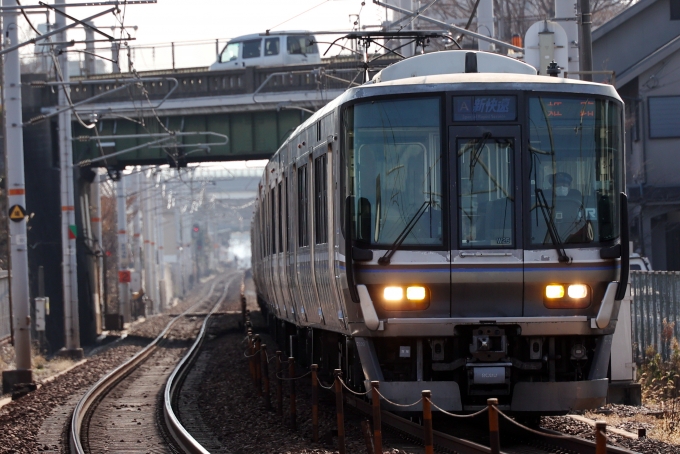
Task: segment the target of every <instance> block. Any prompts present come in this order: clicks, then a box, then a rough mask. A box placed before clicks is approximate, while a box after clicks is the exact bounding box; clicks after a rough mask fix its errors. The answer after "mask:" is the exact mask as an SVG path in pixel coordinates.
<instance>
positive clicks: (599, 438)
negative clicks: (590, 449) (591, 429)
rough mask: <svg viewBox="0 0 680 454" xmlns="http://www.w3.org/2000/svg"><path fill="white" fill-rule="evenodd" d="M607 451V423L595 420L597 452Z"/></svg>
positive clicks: (599, 453)
mask: <svg viewBox="0 0 680 454" xmlns="http://www.w3.org/2000/svg"><path fill="white" fill-rule="evenodd" d="M606 453H607V423H606V422H604V421H596V422H595V454H606Z"/></svg>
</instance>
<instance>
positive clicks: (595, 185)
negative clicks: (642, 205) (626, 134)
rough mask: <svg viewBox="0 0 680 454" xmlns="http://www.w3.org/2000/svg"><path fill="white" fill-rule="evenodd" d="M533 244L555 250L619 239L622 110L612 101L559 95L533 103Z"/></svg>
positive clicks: (530, 219)
mask: <svg viewBox="0 0 680 454" xmlns="http://www.w3.org/2000/svg"><path fill="white" fill-rule="evenodd" d="M529 117H530V132H529V135H530V137H529V140H530V146H529V152H530V158H531V175H530V181H529V182H528V184H529V193H530V199H531V203H530V208H529V225H530V237H531V238H530V242H531V243H532V244H533V245H540V246H553V239H552V238H551V234H550V232H551V231H552V232H553V234H556V237H557V238H556V241H558V242H559V243H563V244H570V243H572V244H579V243H581V244H582V243H592V242H606V241H611V240H613V239H615V238H617V237H618V235H619V215H618V212H619V206H618V205H619V204H618V201H619V193H620V192H621V190H622V189H621V187H622V178H623V176H622V169H621V161H622V159H623V151H622V142H621V109H620V107H619V106H618V105H617V104H616V103H614V102H613V101H608V100H605V99H596V98H585V97H584V98H567V97H559V96H544V97H534V98H531V99H530V100H529Z"/></svg>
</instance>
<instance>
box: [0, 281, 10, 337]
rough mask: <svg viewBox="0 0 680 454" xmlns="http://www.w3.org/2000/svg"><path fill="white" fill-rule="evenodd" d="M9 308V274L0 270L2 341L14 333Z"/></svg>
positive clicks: (0, 327)
mask: <svg viewBox="0 0 680 454" xmlns="http://www.w3.org/2000/svg"><path fill="white" fill-rule="evenodd" d="M11 326H12V324H11V322H10V310H9V276H8V273H7V271H2V270H0V341H2V340H4V339H5V338H7V337H9V336H10V335H11V334H12V329H11Z"/></svg>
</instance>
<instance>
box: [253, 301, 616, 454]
mask: <svg viewBox="0 0 680 454" xmlns="http://www.w3.org/2000/svg"><path fill="white" fill-rule="evenodd" d="M244 320H246V322H245V323H244V325H245V326H246V327H247V336H246V338H245V341H247V344H248V348H247V349H246V351H245V352H244V357H245V358H247V359H248V362H249V370H250V374H251V378H252V380H253V384H254V386H255V387H256V391H257V394H258V396H261V397H263V398H264V403H265V408H266V409H267V410H270V409H271V401H270V389H269V370H268V364H269V363H270V362H271V361H273V360H276V371H275V372H274V377H275V378H276V414H277V416H280V417H283V384H284V382H287V383H288V395H289V400H290V409H289V411H288V414H289V423H290V427H291V429H292V430H297V406H296V382H298V381H299V380H301V379H303V378H305V377H308V376H310V375H311V388H312V438H313V441H314V442H318V441H319V418H318V408H319V397H318V396H319V394H318V389H319V387H321V388H323V389H325V390H328V391H333V392H334V393H335V397H336V399H335V402H336V414H337V436H338V451H339V453H340V454H346V453H347V448H346V443H345V428H344V420H345V415H344V408H343V404H344V395H343V392H344V391H345V390H346V391H348V392H349V393H350V394H352V395H354V396H358V397H364V396H368V395H369V394H371V399H370V400H371V406H372V413H373V415H372V416H373V433H372V434H371V433H370V428H369V427H368V422H366V426H365V427H364V430H365V433H364V435H365V437H366V445H367V449H368V450H369V452H373V453H375V454H382V452H383V451H382V421H381V417H382V416H381V415H382V410H381V402H385V403H386V404H388V405H391V406H393V407H397V408H411V407H415V406H417V405H419V404H422V410H421V411H422V427H423V435H422V439H423V443H424V445H425V453H426V454H430V453H434V431H433V428H432V408H434V409H435V410H437V411H439V412H440V413H441V414H442V415H446V416H448V417H452V418H457V419H469V418H474V417H477V416H480V415H482V414H484V413H488V418H489V447H490V453H491V454H500V431H499V415H500V416H501V417H502V418H503V419H504V420H506V421H508V422H509V423H511V424H513V425H514V426H517V427H519V428H521V429H524V430H526V431H527V432H529V433H531V434H532V435H537V436H541V437H545V438H551V439H566V438H570V436H568V435H560V434H551V433H547V432H542V431H539V430H535V429H532V428H530V427H527V426H525V425H523V424H520V423H519V422H517V421H515V420H514V419H513V418H511V417H510V416H508V415H506V414H505V413H503V412H502V411H501V410H500V409H499V408H498V399H494V398H490V399H487V405H486V407H484V408H482V409H480V410H478V411H476V412H474V413H470V414H464V415H462V414H455V413H451V412H449V411H446V410H444V409H443V408H441V407H440V406H439V405H437V404H436V403H435V402H434V401H433V396H432V393H431V391H430V390H423V391H422V393H421V394H422V395H421V398H420V399H418V400H417V401H415V402H413V403H410V404H400V403H397V402H393V401H392V400H390V399H388V398H387V397H385V395H384V394H383V393H382V392H381V391H380V382H379V381H371V385H370V387H369V389H368V390H366V391H364V392H358V391H355V390H353V389H351V388H350V387H349V386H347V384H346V383H345V381H344V380H343V378H342V370H340V369H335V370H334V371H333V377H334V380H333V383H332V384H331V385H324V384H323V382H322V381H321V379H320V378H319V376H318V370H319V366H318V365H317V364H312V365H311V367H310V370H309V371H307V372H306V373H304V374H302V375H299V376H296V367H295V358H293V357H289V358H288V359H287V364H288V372H287V374H288V376H287V377H284V376H283V375H284V371H283V364H284V360H283V352H281V351H278V350H277V351H276V354H275V355H272V356H271V357H270V356H268V355H267V346H266V344H263V343H262V342H261V340H260V338H259V336H258V335H257V334H253V332H252V323H250V320H249V314H247V313H246V314H245V315H244ZM256 357H259V360H257V359H256ZM595 441H596V448H595V454H600V453H605V452H606V445H607V436H606V423H604V422H602V421H597V422H596V424H595Z"/></svg>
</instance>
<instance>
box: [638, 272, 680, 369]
mask: <svg viewBox="0 0 680 454" xmlns="http://www.w3.org/2000/svg"><path fill="white" fill-rule="evenodd" d="M631 296H632V298H633V303H632V305H631V318H632V320H631V324H632V329H633V342H634V349H635V356H636V357H638V358H644V357H645V350H646V349H647V347H650V346H652V347H654V350H655V351H657V352H659V353H660V354H661V356H662V357H663V359H664V360H668V359H669V358H670V356H671V353H672V351H671V342H672V340H673V338H676V339H677V338H678V335H680V325H679V324H678V319H679V318H680V272H679V271H631Z"/></svg>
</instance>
